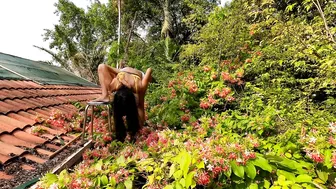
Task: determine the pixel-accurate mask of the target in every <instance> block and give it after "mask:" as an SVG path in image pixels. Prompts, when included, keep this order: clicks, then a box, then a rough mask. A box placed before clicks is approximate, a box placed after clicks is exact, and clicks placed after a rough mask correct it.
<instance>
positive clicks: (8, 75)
mask: <svg viewBox="0 0 336 189" xmlns="http://www.w3.org/2000/svg"><path fill="white" fill-rule="evenodd" d="M0 79H24V78H22V77H20V76H18V75H16V74H13V73H12V72H10V71H7V70H5V69H3V68H2V67H0Z"/></svg>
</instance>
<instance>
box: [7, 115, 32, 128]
mask: <svg viewBox="0 0 336 189" xmlns="http://www.w3.org/2000/svg"><path fill="white" fill-rule="evenodd" d="M7 116H8V117H10V118H13V119H16V120H18V121H20V122H24V123H26V124H29V125H33V124H35V120H34V119H29V118H27V117H25V116H22V115H20V114H18V113H10V114H8V115H7Z"/></svg>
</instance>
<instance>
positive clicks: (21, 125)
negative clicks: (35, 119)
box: [0, 115, 28, 129]
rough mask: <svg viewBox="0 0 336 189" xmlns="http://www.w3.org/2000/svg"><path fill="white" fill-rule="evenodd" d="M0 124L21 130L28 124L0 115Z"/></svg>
mask: <svg viewBox="0 0 336 189" xmlns="http://www.w3.org/2000/svg"><path fill="white" fill-rule="evenodd" d="M0 122H2V123H4V124H7V125H12V127H14V128H15V127H16V128H20V129H23V128H24V127H25V126H27V125H28V124H27V123H25V122H21V121H18V120H16V119H13V118H10V117H9V116H4V115H0Z"/></svg>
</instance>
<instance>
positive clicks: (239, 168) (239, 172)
mask: <svg viewBox="0 0 336 189" xmlns="http://www.w3.org/2000/svg"><path fill="white" fill-rule="evenodd" d="M230 165H231V167H232V171H233V173H234V174H235V175H237V176H238V177H240V178H244V167H243V166H238V165H237V164H236V162H233V161H232V162H231V163H230Z"/></svg>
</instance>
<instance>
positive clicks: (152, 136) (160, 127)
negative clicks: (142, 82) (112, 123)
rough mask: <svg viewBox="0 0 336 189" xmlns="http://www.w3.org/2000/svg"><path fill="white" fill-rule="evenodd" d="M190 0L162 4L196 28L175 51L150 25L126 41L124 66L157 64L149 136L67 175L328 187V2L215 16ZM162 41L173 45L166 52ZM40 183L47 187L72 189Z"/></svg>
mask: <svg viewBox="0 0 336 189" xmlns="http://www.w3.org/2000/svg"><path fill="white" fill-rule="evenodd" d="M160 2H161V3H162V2H163V1H160ZM166 2H168V1H166ZM193 2H194V1H193ZM193 2H191V1H183V2H181V1H180V2H177V1H170V3H171V4H170V6H171V7H169V8H170V11H171V14H172V15H174V16H176V17H177V18H183V19H177V21H181V20H183V22H181V23H184V24H185V27H186V28H187V29H185V30H183V32H188V31H195V33H193V35H192V38H189V37H190V35H188V36H189V37H187V38H188V39H187V40H185V41H182V42H181V39H180V38H178V37H175V38H174V39H173V38H172V39H173V40H174V42H175V43H176V46H175V47H174V46H169V45H172V43H171V42H172V41H168V42H169V43H168V42H167V41H163V40H161V41H158V39H159V37H158V36H159V35H158V33H160V32H159V31H161V30H160V29H161V25H160V26H158V25H155V26H154V25H153V27H152V28H151V29H150V32H149V34H148V35H149V37H148V38H147V39H148V41H149V42H148V41H142V40H141V39H140V38H139V39H136V40H133V41H132V43H131V44H130V46H129V51H130V54H129V65H132V66H134V67H137V68H139V69H144V68H146V67H147V66H150V67H153V68H154V74H155V75H154V77H155V78H156V79H157V83H154V84H152V85H151V86H150V88H149V91H148V94H147V96H146V100H147V101H146V102H147V104H146V111H147V115H148V120H147V124H148V126H149V128H150V129H149V130H151V131H148V130H147V129H148V128H144V129H143V130H142V131H141V132H140V133H141V134H140V136H139V139H138V141H137V143H136V144H134V145H131V144H127V143H126V144H121V145H120V146H118V145H117V147H116V146H115V145H111V147H110V148H112V149H114V151H113V153H110V154H108V153H107V154H105V153H102V152H104V151H103V150H101V151H99V152H101V153H102V154H104V155H105V156H99V157H100V158H97V157H95V156H94V155H97V153H95V151H93V152H92V153H90V155H91V156H93V157H91V159H90V158H89V159H87V160H88V161H85V162H90V163H88V164H87V166H88V168H86V167H84V168H78V169H77V170H76V171H75V172H74V173H70V174H66V175H67V176H64V177H66V178H67V177H69V175H71V176H73V177H75V178H80V179H82V180H85V179H87V180H89V181H94V182H93V186H92V187H106V188H108V187H110V188H131V183H133V185H135V184H136V183H138V182H140V181H142V182H143V185H141V187H143V188H165V189H170V188H332V187H334V186H335V178H336V174H335V166H336V138H335V134H336V123H335V121H336V120H335V115H336V114H335V113H336V99H335V97H336V62H335V60H336V53H335V52H336V51H335V42H334V41H333V40H332V37H331V35H330V34H332V35H335V32H336V29H335V19H334V18H335V14H334V13H335V7H336V5H335V4H336V3H335V2H333V1H317V0H311V1H308V0H307V1H289V0H281V1H273V0H260V1H259V0H258V1H254V0H251V1H246V0H234V1H232V3H231V4H229V5H228V6H225V7H222V8H221V7H217V8H215V9H214V10H213V9H212V7H211V6H209V4H207V3H206V2H203V1H202V2H199V1H195V2H199V3H193ZM318 2H319V3H320V5H319V6H316V5H315V4H317V3H318ZM202 3H204V4H202ZM314 3H315V4H314ZM205 4H206V5H205ZM160 5H162V4H159V5H154V4H151V3H147V4H146V7H147V8H148V9H143V10H146V12H147V13H153V12H155V10H154V7H156V6H160ZM128 6H130V5H128ZM176 9H180V10H179V11H181V12H183V11H186V12H187V13H188V14H186V16H182V13H181V12H178V11H175V10H176ZM206 10H209V12H211V13H210V14H209V15H205V14H202V13H204V11H205V12H206ZM210 10H213V11H210ZM321 12H322V13H323V14H322V13H321ZM154 15H155V17H154V18H153V19H152V21H153V20H156V21H157V20H159V21H160V23H161V21H162V20H163V17H160V16H158V15H159V14H154ZM174 16H173V17H174ZM130 18H131V17H130ZM146 18H147V17H146ZM159 18H161V20H160V19H159ZM194 21H195V22H194ZM181 23H179V24H181ZM181 25H183V24H181ZM181 25H179V26H181ZM326 26H327V27H326ZM181 27H182V26H181ZM173 28H174V29H176V27H173ZM190 28H192V30H189V29H190ZM170 29H172V28H170ZM327 30H328V31H327ZM174 31H176V30H174ZM183 32H181V33H183ZM147 42H148V43H147ZM184 42H185V43H184ZM187 42H188V43H187ZM181 44H183V45H182V47H181V49H180V45H181ZM167 46H169V49H171V50H172V49H175V50H172V51H169V53H168V54H169V56H167V52H168V51H166V50H167ZM139 47H141V48H139ZM172 47H173V48H172ZM114 48H115V46H114V47H113V49H114ZM112 51H113V50H112ZM179 52H180V54H179ZM165 53H166V54H165ZM112 55H113V56H112ZM174 56H176V58H172V57H174ZM111 58H112V59H114V58H120V57H118V56H117V55H116V54H112V53H111ZM170 58H172V59H170ZM176 60H180V62H179V63H177V62H174V61H176ZM112 144H114V143H112ZM97 150H98V149H97ZM130 152H132V153H130ZM98 154H99V153H98ZM92 161H93V162H92ZM83 170H84V172H85V171H87V172H85V173H86V174H84V176H80V175H81V174H82V171H83ZM88 170H90V171H88ZM118 171H119V172H118ZM124 173H127V174H126V175H128V176H125V174H124ZM108 174H109V175H108ZM111 175H112V176H111ZM116 175H117V176H118V177H117V178H120V176H121V175H122V176H125V177H124V178H125V179H121V180H118V179H114V177H113V176H116ZM45 178H49V179H45V180H43V184H46V186H48V187H49V186H50V185H51V184H52V183H57V184H58V186H65V185H67V184H68V183H65V182H66V179H63V181H60V180H55V176H52V175H49V174H48V175H46V176H45ZM143 180H145V181H143ZM49 181H50V182H49ZM64 183H65V184H64Z"/></svg>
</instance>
